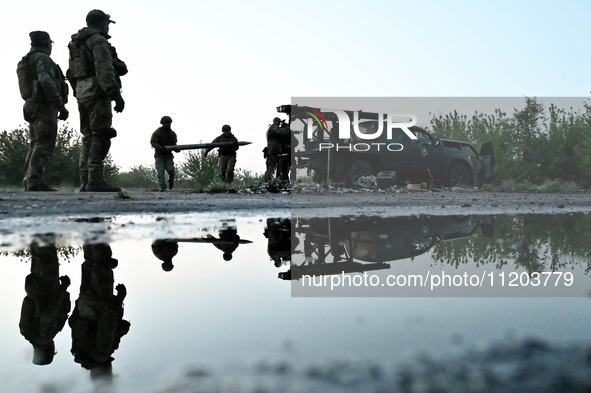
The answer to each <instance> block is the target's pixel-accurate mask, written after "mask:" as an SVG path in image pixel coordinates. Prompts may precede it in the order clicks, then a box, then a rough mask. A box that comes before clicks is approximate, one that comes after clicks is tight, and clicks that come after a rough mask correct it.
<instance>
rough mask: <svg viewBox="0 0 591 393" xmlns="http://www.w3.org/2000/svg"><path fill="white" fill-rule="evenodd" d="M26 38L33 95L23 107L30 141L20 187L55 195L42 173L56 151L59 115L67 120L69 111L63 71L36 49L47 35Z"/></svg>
mask: <svg viewBox="0 0 591 393" xmlns="http://www.w3.org/2000/svg"><path fill="white" fill-rule="evenodd" d="M29 35H30V37H31V45H32V47H31V50H30V52H29V53H28V54H27V60H26V61H27V65H28V69H29V74H30V76H31V77H32V78H33V81H32V84H33V92H32V96H30V97H28V98H27V99H26V100H25V104H24V106H23V115H24V118H25V120H26V121H27V122H29V134H30V138H31V139H30V142H29V150H28V152H27V156H26V158H25V170H24V179H23V183H24V186H25V190H26V191H55V190H54V189H52V188H49V187H48V186H47V185H45V183H44V182H43V173H44V170H45V164H46V163H47V160H48V159H49V157H51V155H52V153H53V149H54V147H55V141H56V137H57V121H58V113H59V118H60V119H62V120H66V119H67V118H68V111H67V110H66V109H65V107H64V105H65V104H66V103H67V102H68V85H67V84H66V82H65V78H64V75H63V73H62V70H61V69H60V68H59V66H58V65H57V64H55V63H54V62H53V60H51V57H50V56H49V53H46V52H45V51H44V50H41V49H38V48H37V47H35V45H37V44H40V43H41V44H43V43H45V42H47V41H49V42H52V41H51V39H50V38H49V34H47V33H45V32H40V31H34V32H31V33H30V34H29ZM39 39H41V42H39V41H38V40H39Z"/></svg>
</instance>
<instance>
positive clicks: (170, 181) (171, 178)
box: [168, 173, 174, 190]
mask: <svg viewBox="0 0 591 393" xmlns="http://www.w3.org/2000/svg"><path fill="white" fill-rule="evenodd" d="M173 187H174V173H171V174H169V175H168V189H169V190H172V188H173Z"/></svg>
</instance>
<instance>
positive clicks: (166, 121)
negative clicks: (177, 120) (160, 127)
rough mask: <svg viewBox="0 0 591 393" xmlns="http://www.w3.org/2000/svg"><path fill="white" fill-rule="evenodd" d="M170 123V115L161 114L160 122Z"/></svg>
mask: <svg viewBox="0 0 591 393" xmlns="http://www.w3.org/2000/svg"><path fill="white" fill-rule="evenodd" d="M170 123H172V119H171V118H170V116H162V118H161V119H160V124H170Z"/></svg>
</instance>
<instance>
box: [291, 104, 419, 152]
mask: <svg viewBox="0 0 591 393" xmlns="http://www.w3.org/2000/svg"><path fill="white" fill-rule="evenodd" d="M301 109H302V111H303V112H304V113H305V114H306V115H308V116H309V117H305V118H304V119H302V120H304V122H305V125H306V130H307V134H306V136H305V137H306V138H307V139H308V140H310V141H312V140H314V139H317V138H318V131H321V132H322V133H323V134H324V138H321V139H320V140H319V146H318V148H319V149H320V150H327V149H335V150H350V151H368V150H370V149H372V148H377V150H380V148H381V147H385V148H387V149H388V150H389V151H401V150H402V149H403V148H404V146H403V145H402V144H401V143H399V142H393V135H394V134H395V133H397V132H398V133H400V132H403V133H404V134H406V135H407V136H408V138H410V139H411V140H416V139H417V137H416V135H415V134H414V133H413V132H412V131H411V130H410V129H409V128H410V127H412V126H414V125H416V123H417V116H416V115H414V114H411V113H390V112H389V113H372V112H363V111H345V110H342V109H334V108H321V109H315V108H311V107H302V108H301ZM327 118H329V119H331V122H332V128H331V127H329V125H328V121H327ZM351 118H352V119H351ZM335 130H336V131H337V132H336V133H335ZM327 134H328V135H329V137H328V138H327ZM351 139H353V141H355V142H357V143H349V142H348V141H351ZM325 140H326V141H325ZM338 141H347V142H345V144H344V145H343V144H339V143H338ZM370 141H371V142H370Z"/></svg>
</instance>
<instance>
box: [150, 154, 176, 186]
mask: <svg viewBox="0 0 591 393" xmlns="http://www.w3.org/2000/svg"><path fill="white" fill-rule="evenodd" d="M154 158H155V160H156V172H158V184H159V185H160V189H161V190H166V179H165V178H164V172H165V171H166V172H167V173H168V181H169V182H170V185H172V182H173V181H174V156H173V155H172V154H171V155H170V156H155V157H154ZM171 188H172V187H171Z"/></svg>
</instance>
